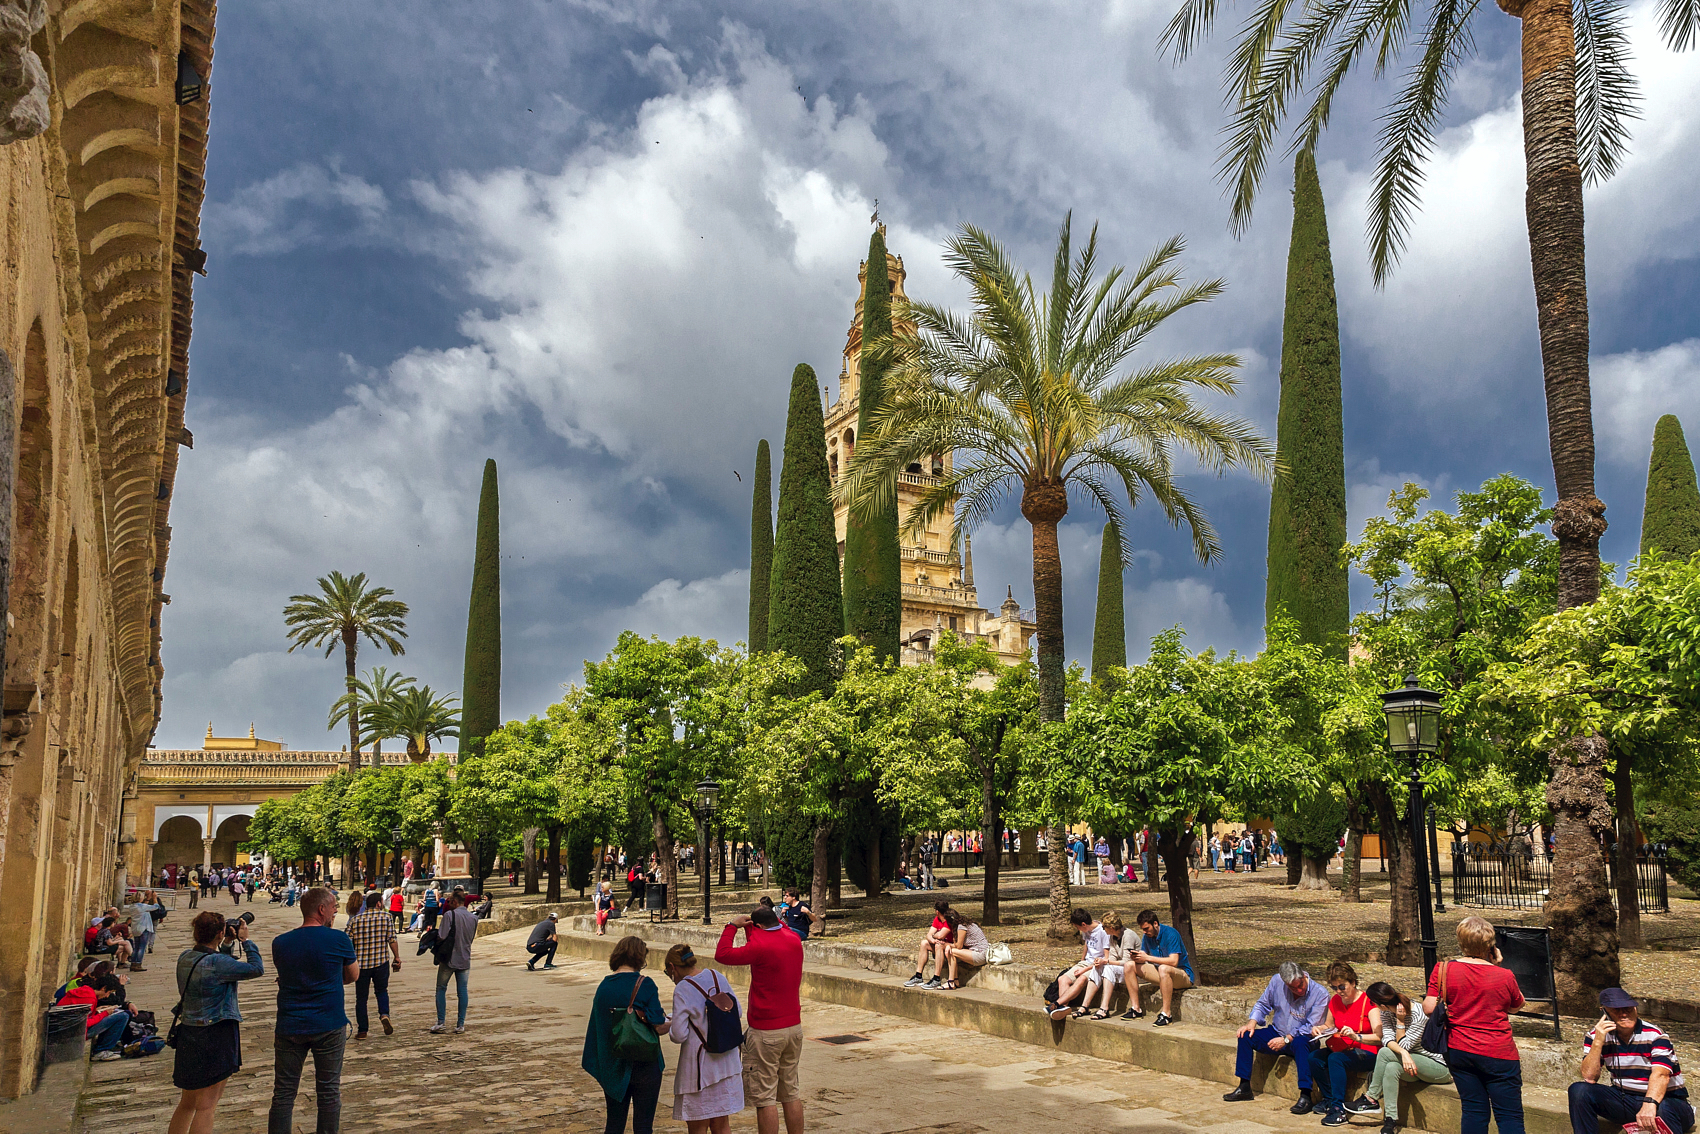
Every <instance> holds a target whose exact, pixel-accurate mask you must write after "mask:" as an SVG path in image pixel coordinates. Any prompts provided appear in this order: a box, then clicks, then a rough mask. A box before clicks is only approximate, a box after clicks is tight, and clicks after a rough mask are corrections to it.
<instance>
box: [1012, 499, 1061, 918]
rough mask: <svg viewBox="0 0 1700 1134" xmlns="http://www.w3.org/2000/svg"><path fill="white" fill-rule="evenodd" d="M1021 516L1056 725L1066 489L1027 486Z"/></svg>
mask: <svg viewBox="0 0 1700 1134" xmlns="http://www.w3.org/2000/svg"><path fill="white" fill-rule="evenodd" d="M1021 514H1022V515H1023V516H1025V517H1026V518H1027V522H1028V524H1029V525H1030V526H1031V527H1032V529H1033V606H1034V608H1035V610H1036V612H1037V613H1036V616H1035V617H1036V618H1037V620H1038V623H1039V635H1038V637H1039V648H1038V651H1037V652H1038V661H1039V720H1040V722H1041V723H1045V722H1049V721H1060V720H1062V719H1063V713H1064V711H1065V709H1066V706H1065V704H1064V700H1063V588H1062V554H1061V552H1059V551H1058V549H1057V524H1058V523H1059V522H1061V520H1062V518H1063V517H1064V516H1066V515H1067V514H1068V489H1067V488H1065V487H1064V486H1063V485H1060V484H1052V483H1050V482H1048V481H1047V482H1042V483H1037V484H1034V483H1029V484H1028V485H1027V486H1026V488H1025V489H1024V491H1023V492H1022V496H1021ZM1062 833H1063V831H1062V822H1061V820H1060V818H1059V819H1057V820H1056V821H1054V822H1053V823H1052V826H1051V835H1050V838H1049V839H1047V840H1046V845H1047V857H1048V858H1049V860H1050V868H1051V892H1050V910H1051V924H1050V928H1049V929H1047V930H1046V931H1045V933H1046V936H1048V937H1051V938H1053V939H1055V940H1059V941H1066V940H1068V939H1070V938H1072V937H1073V936H1074V927H1073V926H1071V925H1070V924H1069V923H1068V915H1069V896H1068V862H1067V859H1066V857H1065V856H1066V854H1067V851H1066V850H1065V848H1064V845H1063V837H1062Z"/></svg>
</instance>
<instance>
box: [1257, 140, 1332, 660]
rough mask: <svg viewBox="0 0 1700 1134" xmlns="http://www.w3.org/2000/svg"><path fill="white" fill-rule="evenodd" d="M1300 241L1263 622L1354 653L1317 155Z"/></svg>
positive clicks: (1302, 189) (1295, 250)
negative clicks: (1343, 555)
mask: <svg viewBox="0 0 1700 1134" xmlns="http://www.w3.org/2000/svg"><path fill="white" fill-rule="evenodd" d="M1293 180H1294V188H1293V236H1292V243H1291V245H1290V247H1289V249H1288V253H1287V311H1286V321H1285V323H1284V324H1283V326H1282V332H1281V411H1280V419H1279V424H1278V425H1277V427H1276V437H1275V447H1276V451H1277V452H1278V453H1279V454H1280V458H1281V460H1282V461H1283V462H1285V464H1286V467H1287V475H1285V476H1278V477H1276V479H1275V485H1274V488H1273V490H1272V491H1271V493H1270V500H1269V569H1268V582H1267V589H1266V597H1265V600H1264V614H1265V618H1266V619H1269V618H1274V617H1275V616H1276V615H1277V614H1278V613H1279V612H1281V611H1282V610H1285V611H1286V613H1287V614H1288V615H1289V616H1290V617H1292V618H1293V619H1295V620H1296V621H1297V622H1298V624H1299V635H1300V637H1301V639H1302V640H1304V641H1306V642H1316V643H1318V644H1319V645H1325V646H1328V647H1330V648H1331V649H1332V650H1333V651H1334V652H1335V653H1337V654H1338V655H1339V656H1340V657H1342V658H1344V657H1345V656H1346V629H1347V622H1348V621H1349V620H1350V618H1351V602H1350V599H1349V598H1348V595H1347V577H1346V565H1345V564H1344V563H1342V562H1341V561H1340V549H1341V548H1342V547H1343V546H1345V543H1346V458H1345V442H1344V440H1343V426H1342V424H1341V414H1342V403H1341V396H1340V320H1339V313H1338V311H1337V308H1336V305H1335V300H1334V262H1333V260H1332V259H1331V257H1330V255H1329V251H1328V218H1327V214H1326V211H1325V209H1324V208H1323V203H1322V186H1321V184H1320V182H1318V180H1317V176H1316V159H1315V157H1314V156H1313V155H1312V153H1311V151H1309V150H1308V149H1307V150H1304V151H1303V152H1301V153H1300V154H1299V156H1298V160H1297V163H1296V164H1295V166H1294V172H1293Z"/></svg>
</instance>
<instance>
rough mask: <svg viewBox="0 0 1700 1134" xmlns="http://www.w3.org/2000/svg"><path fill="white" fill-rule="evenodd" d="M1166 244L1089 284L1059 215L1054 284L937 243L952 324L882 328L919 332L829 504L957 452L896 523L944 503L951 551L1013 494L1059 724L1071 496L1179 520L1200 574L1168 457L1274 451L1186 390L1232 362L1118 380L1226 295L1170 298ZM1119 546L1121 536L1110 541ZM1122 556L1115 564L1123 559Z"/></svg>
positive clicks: (972, 240)
mask: <svg viewBox="0 0 1700 1134" xmlns="http://www.w3.org/2000/svg"><path fill="white" fill-rule="evenodd" d="M1182 247H1183V245H1182V241H1181V239H1180V238H1179V237H1175V238H1173V239H1171V240H1169V241H1168V242H1166V243H1165V244H1163V245H1162V246H1160V247H1159V248H1158V249H1157V250H1156V251H1154V252H1152V253H1151V255H1150V256H1149V257H1147V258H1146V260H1145V262H1144V263H1143V264H1141V265H1140V266H1139V268H1138V269H1137V270H1136V271H1135V272H1134V273H1133V274H1132V275H1131V276H1130V277H1128V278H1126V279H1123V272H1122V269H1121V268H1119V267H1118V268H1113V269H1111V270H1110V271H1109V272H1108V273H1107V274H1106V275H1105V276H1104V277H1103V279H1102V280H1098V279H1095V278H1094V275H1093V272H1094V268H1095V266H1096V264H1097V252H1098V230H1097V228H1096V227H1094V228H1093V230H1092V235H1091V237H1090V238H1089V239H1088V240H1087V242H1086V246H1085V247H1084V248H1083V249H1081V251H1080V253H1079V255H1078V256H1077V257H1076V256H1072V255H1071V248H1070V220H1064V221H1063V225H1062V232H1061V234H1060V236H1059V237H1058V240H1057V251H1056V258H1055V263H1054V266H1053V269H1052V279H1051V289H1050V292H1049V293H1048V294H1045V295H1040V294H1037V293H1036V292H1035V291H1034V287H1033V280H1032V278H1031V277H1030V276H1028V275H1027V274H1026V273H1022V272H1019V271H1018V270H1017V269H1016V267H1015V266H1014V265H1013V264H1011V263H1010V261H1009V258H1008V256H1007V255H1006V254H1005V253H1004V250H1003V249H1002V248H1001V247H1000V246H999V245H998V243H997V241H995V240H994V239H993V238H992V237H991V236H989V235H987V234H986V233H984V232H982V231H981V230H979V229H977V228H974V227H972V226H968V225H965V226H964V227H963V228H962V230H961V231H960V232H959V233H957V234H956V235H955V236H954V237H952V238H951V239H950V240H949V241H948V242H947V244H946V248H947V250H948V251H947V255H946V262H947V263H949V264H950V266H951V268H952V269H953V270H954V271H955V272H956V274H957V275H958V276H959V277H961V278H962V279H963V280H965V281H966V282H967V283H968V285H969V286H970V287H971V288H972V290H973V297H974V298H973V311H972V313H971V314H969V315H966V316H963V315H957V314H955V313H953V312H950V311H946V310H944V309H942V308H939V307H934V306H932V305H930V304H926V303H909V304H906V305H905V306H904V309H903V311H902V312H901V313H898V315H899V316H900V318H894V322H911V323H912V325H913V326H914V327H915V333H914V334H912V335H905V336H903V337H902V338H901V339H898V340H896V341H895V342H893V343H892V344H891V345H890V346H889V347H886V348H885V349H889V350H891V351H892V352H893V355H894V357H893V360H892V361H893V367H892V370H891V371H890V373H889V376H888V378H887V385H888V393H887V395H886V398H885V400H884V401H883V402H882V403H881V405H880V408H879V410H878V411H877V412H876V413H875V414H874V415H873V417H872V418H871V426H872V429H871V432H870V433H868V434H866V435H864V436H863V437H862V438H860V444H858V445H857V446H856V454H855V457H854V458H853V460H852V462H851V465H850V468H849V470H848V472H847V475H846V476H845V478H844V479H843V480H842V481H841V482H840V487H839V492H840V495H841V497H842V498H843V499H846V500H849V501H850V502H851V504H852V506H853V507H856V508H858V509H867V510H868V512H869V513H870V514H872V513H875V512H877V511H878V510H879V509H880V508H882V507H888V506H889V505H890V501H891V499H892V495H893V493H895V491H896V482H897V474H898V473H899V472H901V471H902V470H903V469H904V468H906V467H907V466H908V465H909V464H910V463H911V462H913V461H922V460H926V459H927V458H928V455H930V454H933V453H948V452H957V453H959V454H961V456H959V457H958V458H957V460H956V461H955V462H954V467H953V468H952V470H951V471H950V472H949V473H947V474H945V475H943V476H941V477H940V478H939V479H938V482H937V484H935V485H934V486H932V487H930V488H928V489H927V490H926V491H925V492H924V493H923V494H922V496H921V498H920V499H919V500H918V501H917V502H916V504H915V506H914V507H913V508H912V509H911V510H910V513H909V515H908V516H907V517H906V518H905V522H904V523H905V531H906V533H910V534H913V533H915V532H918V531H919V530H921V529H922V528H924V527H925V526H926V524H927V523H928V522H929V521H931V520H932V519H934V518H935V517H937V516H939V515H941V514H943V513H945V512H947V511H950V510H951V509H953V508H956V509H957V511H956V530H955V531H954V532H953V533H952V538H953V539H954V540H957V541H960V540H961V539H962V538H963V536H965V535H966V534H967V533H968V532H969V531H970V530H971V529H972V528H973V527H974V526H975V525H977V524H978V523H980V522H981V521H982V520H984V519H986V517H987V516H989V515H990V514H991V512H992V509H993V508H994V507H996V505H997V504H998V503H999V501H1001V500H1003V499H1004V498H1005V497H1006V496H1010V495H1015V494H1017V493H1019V495H1020V499H1021V514H1022V515H1023V516H1025V517H1026V518H1027V522H1028V524H1029V525H1030V526H1031V528H1032V533H1033V598H1034V604H1035V606H1036V607H1037V608H1038V623H1039V649H1038V662H1039V718H1040V720H1041V721H1059V720H1061V719H1062V717H1063V660H1064V652H1063V594H1062V561H1061V557H1060V555H1059V553H1058V550H1057V525H1058V524H1059V523H1060V522H1061V520H1062V518H1063V517H1064V516H1065V515H1067V513H1068V504H1069V495H1070V493H1071V492H1072V493H1074V494H1076V495H1083V496H1085V497H1086V498H1087V499H1089V500H1091V501H1093V502H1095V503H1096V504H1097V505H1098V506H1099V507H1101V508H1103V509H1104V511H1105V513H1106V514H1107V515H1108V517H1109V525H1110V527H1111V528H1112V529H1113V530H1114V531H1115V532H1116V534H1117V536H1118V537H1122V536H1123V535H1124V531H1123V525H1124V524H1125V522H1126V515H1127V513H1126V510H1124V508H1123V506H1122V504H1121V500H1122V499H1123V498H1124V497H1125V499H1126V500H1127V502H1128V503H1127V507H1128V508H1129V509H1131V508H1132V507H1134V506H1136V505H1137V504H1138V503H1139V502H1140V500H1141V499H1143V498H1144V497H1146V496H1150V497H1151V499H1153V500H1154V501H1156V503H1157V504H1158V505H1160V506H1161V507H1162V509H1163V511H1164V514H1165V515H1167V517H1168V518H1169V522H1170V523H1172V524H1174V525H1176V526H1180V525H1181V524H1183V523H1184V524H1185V525H1186V526H1187V528H1188V529H1189V530H1190V532H1191V534H1192V543H1193V549H1194V551H1195V552H1196V553H1197V554H1198V557H1199V558H1200V559H1201V560H1203V561H1205V562H1209V561H1211V560H1212V559H1215V558H1216V557H1217V556H1219V555H1220V554H1221V551H1222V548H1221V544H1220V543H1219V542H1218V541H1217V538H1216V533H1215V531H1214V530H1213V529H1212V528H1211V527H1210V523H1209V521H1208V520H1207V519H1206V518H1205V516H1204V514H1203V512H1201V511H1200V510H1199V508H1198V505H1197V504H1196V503H1195V502H1194V501H1193V499H1192V497H1191V496H1189V495H1188V494H1187V493H1186V491H1185V490H1184V489H1182V487H1181V486H1180V483H1179V478H1178V477H1177V475H1176V472H1175V467H1174V464H1175V457H1176V455H1177V451H1179V452H1180V453H1184V454H1186V455H1188V456H1190V457H1192V458H1193V459H1194V460H1196V461H1198V462H1199V463H1200V464H1202V465H1203V466H1205V467H1206V468H1208V469H1210V470H1212V471H1214V472H1217V473H1221V472H1223V471H1225V470H1227V469H1229V468H1234V467H1243V468H1248V469H1251V470H1253V471H1255V472H1256V473H1257V474H1258V475H1260V476H1267V475H1269V474H1270V472H1271V471H1272V470H1273V468H1274V454H1273V451H1272V449H1271V447H1270V445H1269V443H1268V442H1267V441H1265V440H1264V439H1263V438H1262V437H1259V436H1258V435H1257V433H1256V431H1255V430H1254V429H1253V428H1252V427H1251V426H1250V425H1249V424H1247V423H1246V422H1243V421H1241V420H1239V419H1237V418H1232V417H1227V416H1222V415H1219V414H1214V413H1210V412H1208V411H1207V410H1205V409H1203V408H1201V407H1199V406H1198V405H1196V404H1195V403H1194V401H1193V397H1194V395H1195V394H1196V393H1207V394H1216V395H1232V394H1233V393H1234V392H1235V390H1236V387H1237V384H1238V380H1237V378H1236V377H1235V375H1234V370H1235V369H1236V368H1237V367H1238V366H1239V359H1238V358H1236V357H1235V356H1233V355H1228V354H1209V355H1195V356H1192V357H1188V358H1180V359H1170V360H1162V361H1155V362H1151V363H1148V364H1146V365H1144V366H1141V367H1137V368H1132V369H1128V370H1127V371H1126V372H1122V364H1123V363H1124V362H1126V361H1127V360H1128V358H1129V356H1130V355H1131V354H1132V353H1133V352H1134V351H1135V350H1136V349H1137V348H1138V347H1139V345H1140V343H1141V342H1142V341H1143V340H1144V339H1145V336H1146V335H1148V334H1149V333H1150V332H1151V331H1152V330H1153V329H1154V328H1156V327H1157V326H1158V325H1159V324H1161V323H1162V322H1163V320H1165V319H1167V318H1168V317H1169V316H1170V315H1173V314H1174V313H1175V312H1177V311H1180V310H1181V309H1182V308H1186V307H1190V306H1192V305H1193V304H1195V303H1202V302H1205V301H1207V300H1209V299H1212V298H1214V297H1215V296H1217V295H1219V294H1220V293H1221V292H1222V286H1223V285H1222V282H1221V281H1220V280H1209V281H1206V282H1204V283H1198V284H1193V285H1191V286H1185V287H1183V286H1182V285H1181V276H1180V268H1179V264H1178V263H1177V261H1178V258H1179V256H1180V253H1181V250H1182ZM1121 543H1122V545H1123V547H1124V548H1126V547H1131V546H1132V540H1130V539H1126V538H1122V539H1121ZM1124 554H1125V552H1124ZM1048 842H1049V847H1050V852H1049V853H1050V868H1051V923H1052V928H1051V932H1052V933H1053V934H1055V935H1062V934H1066V933H1067V932H1068V931H1069V926H1068V912H1069V911H1068V871H1067V865H1066V861H1065V859H1064V857H1063V853H1064V852H1063V836H1062V825H1061V820H1060V818H1059V819H1057V820H1054V821H1053V826H1052V829H1051V832H1050V837H1049V840H1048Z"/></svg>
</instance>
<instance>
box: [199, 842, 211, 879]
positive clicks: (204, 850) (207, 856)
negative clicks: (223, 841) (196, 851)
mask: <svg viewBox="0 0 1700 1134" xmlns="http://www.w3.org/2000/svg"><path fill="white" fill-rule="evenodd" d="M212 845H213V841H212V840H211V839H202V840H201V875H202V877H205V876H206V875H207V874H209V873H210V872H211V871H212Z"/></svg>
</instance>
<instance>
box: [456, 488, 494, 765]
mask: <svg viewBox="0 0 1700 1134" xmlns="http://www.w3.org/2000/svg"><path fill="white" fill-rule="evenodd" d="M500 727H502V524H501V506H500V503H499V502H498V500H497V497H496V462H495V461H494V460H487V461H485V462H484V487H483V489H482V490H481V491H480V492H479V494H478V545H477V549H476V550H475V551H474V552H473V555H472V601H471V602H470V603H469V604H468V605H467V611H466V663H465V668H464V669H463V670H462V672H461V683H460V756H461V758H462V759H465V758H466V757H467V756H471V755H474V754H476V753H480V752H483V751H484V738H485V737H486V736H489V735H490V734H491V733H493V732H495V731H496V730H497V729H498V728H500Z"/></svg>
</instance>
